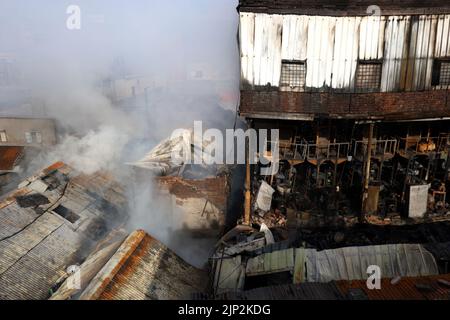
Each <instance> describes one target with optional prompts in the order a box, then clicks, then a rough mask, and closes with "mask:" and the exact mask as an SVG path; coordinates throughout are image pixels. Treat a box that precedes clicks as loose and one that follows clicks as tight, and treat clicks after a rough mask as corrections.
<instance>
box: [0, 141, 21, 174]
mask: <svg viewBox="0 0 450 320" xmlns="http://www.w3.org/2000/svg"><path fill="white" fill-rule="evenodd" d="M23 149H24V148H23V147H1V146H0V171H11V170H13V169H14V167H15V166H16V165H17V161H18V160H19V159H20V157H21V156H22V154H23Z"/></svg>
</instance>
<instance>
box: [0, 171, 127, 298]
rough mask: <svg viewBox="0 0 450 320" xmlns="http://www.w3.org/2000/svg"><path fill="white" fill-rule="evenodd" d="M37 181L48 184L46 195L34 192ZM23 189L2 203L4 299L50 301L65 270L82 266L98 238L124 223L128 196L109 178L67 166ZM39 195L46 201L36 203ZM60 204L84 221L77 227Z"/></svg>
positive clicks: (0, 283)
mask: <svg viewBox="0 0 450 320" xmlns="http://www.w3.org/2000/svg"><path fill="white" fill-rule="evenodd" d="M36 181H40V185H42V186H44V185H47V188H42V187H40V191H41V192H42V193H38V192H36V191H35V190H33V188H34V187H33V186H34V185H35V184H34V183H33V182H36ZM22 185H23V186H24V187H23V188H20V189H19V190H16V191H14V192H12V193H10V194H9V195H8V196H7V197H6V199H4V200H3V201H1V202H0V299H46V298H48V297H49V295H50V289H51V288H52V287H53V286H55V285H56V284H57V282H58V280H59V279H60V278H61V277H64V276H66V273H65V270H66V268H67V267H68V266H70V265H72V264H77V263H81V262H82V261H83V259H84V258H85V256H87V254H88V253H89V249H90V248H92V247H93V245H94V244H95V243H96V241H97V240H99V239H100V238H102V237H103V236H105V235H106V234H107V233H108V232H109V230H110V228H114V226H116V225H118V224H120V223H122V222H123V219H124V218H125V210H124V205H125V197H124V196H123V195H120V194H121V193H123V190H122V189H121V187H120V186H119V185H118V184H117V183H116V182H114V181H113V180H111V179H110V178H108V177H107V176H106V175H104V174H101V173H97V174H92V175H83V174H81V173H79V172H77V171H75V170H73V169H72V168H71V167H69V166H67V165H65V164H63V163H56V164H54V165H52V166H51V167H49V168H47V169H44V170H43V171H42V172H40V173H39V174H37V175H36V176H34V177H31V178H29V179H28V180H27V181H26V182H24V183H23V184H22ZM37 195H38V196H39V199H46V201H45V202H44V201H42V202H38V201H36V199H37V197H36V196H37ZM19 196H20V197H22V198H21V201H20V203H21V204H19V203H18V201H17V198H18V197H19ZM44 203H45V204H44ZM21 205H22V207H21ZM59 205H63V206H64V207H65V208H67V209H69V210H72V212H73V213H75V214H76V215H77V216H78V217H79V219H78V220H77V221H76V222H74V223H72V222H70V221H68V220H66V219H65V218H63V217H62V216H60V215H59V214H57V213H55V212H54V211H53V209H55V208H56V207H57V206H59ZM24 206H26V207H24ZM112 212H116V213H117V214H116V215H115V216H114V219H111V218H112V216H111V213H112Z"/></svg>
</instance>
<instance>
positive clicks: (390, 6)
mask: <svg viewBox="0 0 450 320" xmlns="http://www.w3.org/2000/svg"><path fill="white" fill-rule="evenodd" d="M372 5H378V6H379V7H380V8H381V10H382V11H381V12H382V13H381V14H382V15H397V14H433V13H436V14H442V13H448V12H450V4H449V3H448V1H444V0H430V1H426V2H424V1H421V0H401V1H392V0H379V1H375V2H374V1H371V0H240V1H239V7H238V10H239V11H241V12H260V13H278V14H306V15H332V16H334V15H336V16H347V15H357V16H359V15H368V12H367V8H368V7H369V6H372Z"/></svg>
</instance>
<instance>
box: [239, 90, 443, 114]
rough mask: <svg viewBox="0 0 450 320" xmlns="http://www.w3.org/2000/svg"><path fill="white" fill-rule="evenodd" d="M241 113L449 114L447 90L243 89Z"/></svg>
mask: <svg viewBox="0 0 450 320" xmlns="http://www.w3.org/2000/svg"><path fill="white" fill-rule="evenodd" d="M240 112H241V114H242V115H243V116H247V117H251V115H252V114H265V115H270V114H273V115H274V118H276V116H275V114H276V113H282V114H284V115H289V114H292V115H295V114H301V115H315V116H324V117H330V118H340V117H342V118H353V119H369V118H380V119H387V120H401V119H405V120H407V119H421V118H422V119H423V118H437V117H450V105H449V103H448V90H433V91H423V92H398V93H361V94H340V93H299V92H279V91H241V106H240Z"/></svg>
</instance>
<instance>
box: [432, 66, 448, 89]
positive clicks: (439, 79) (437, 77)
mask: <svg viewBox="0 0 450 320" xmlns="http://www.w3.org/2000/svg"><path fill="white" fill-rule="evenodd" d="M443 65H445V67H446V68H447V69H446V70H445V78H444V79H445V80H446V81H444V83H443V70H442V69H443ZM431 85H432V86H433V87H434V88H435V89H449V88H450V58H439V59H434V62H433V75H432V78H431Z"/></svg>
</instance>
